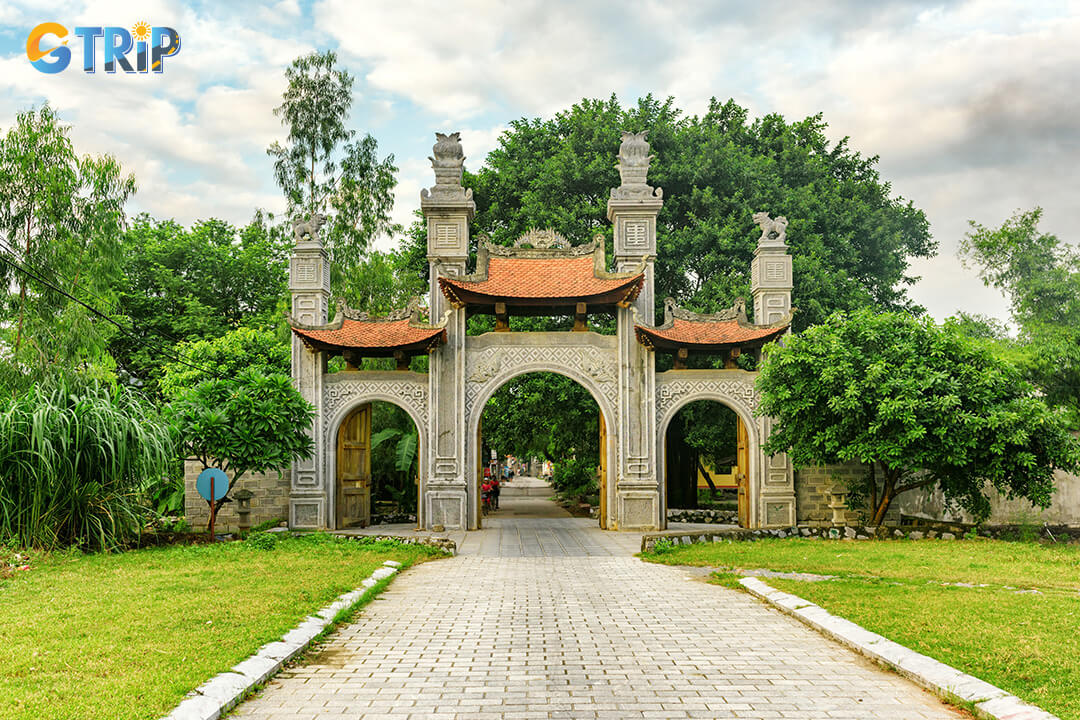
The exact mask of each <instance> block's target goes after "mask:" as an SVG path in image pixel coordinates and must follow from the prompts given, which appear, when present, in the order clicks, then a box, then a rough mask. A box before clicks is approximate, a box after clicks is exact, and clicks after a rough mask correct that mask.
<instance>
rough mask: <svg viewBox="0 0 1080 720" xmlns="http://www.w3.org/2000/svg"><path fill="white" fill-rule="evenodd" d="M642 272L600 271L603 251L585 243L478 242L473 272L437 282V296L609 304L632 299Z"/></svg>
mask: <svg viewBox="0 0 1080 720" xmlns="http://www.w3.org/2000/svg"><path fill="white" fill-rule="evenodd" d="M644 280H645V274H644V272H630V273H611V272H606V271H605V270H604V249H603V245H602V244H599V243H590V244H589V245H582V246H578V247H576V248H572V249H560V248H554V249H550V248H542V249H531V248H530V249H518V248H503V247H497V246H492V245H490V244H488V243H481V247H480V253H479V255H478V258H477V272H476V273H474V274H473V275H466V276H464V277H448V276H442V277H440V278H439V287H441V288H442V291H443V293H444V294H445V295H446V296H447V298H449V299H450V301H451V302H454V303H456V304H458V305H470V304H481V305H484V304H491V303H494V302H510V303H512V304H513V303H514V302H515V301H518V302H519V303H520V304H527V305H541V304H544V305H569V304H573V303H576V302H593V303H603V304H615V303H619V302H630V301H632V300H633V299H634V298H636V297H637V294H638V292H639V291H640V290H641V286H642V283H643V282H644Z"/></svg>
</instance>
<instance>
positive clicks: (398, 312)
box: [285, 297, 450, 331]
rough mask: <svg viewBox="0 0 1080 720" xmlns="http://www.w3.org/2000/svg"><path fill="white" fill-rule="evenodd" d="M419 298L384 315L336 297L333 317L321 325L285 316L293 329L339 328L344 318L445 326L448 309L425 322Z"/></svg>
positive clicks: (420, 326)
mask: <svg viewBox="0 0 1080 720" xmlns="http://www.w3.org/2000/svg"><path fill="white" fill-rule="evenodd" d="M420 303H421V299H420V298H419V297H413V298H411V299H410V300H409V303H408V305H406V306H405V307H403V308H397V309H394V310H391V311H390V312H388V313H386V314H385V315H373V314H371V313H368V312H366V311H362V310H354V309H353V308H351V307H349V306H348V304H347V303H346V302H345V299H344V298H338V299H337V309H338V311H337V313H336V314H335V316H334V319H333V320H332V321H330V322H328V323H325V324H322V325H308V324H306V323H302V322H300V321H299V320H297V319H296V318H295V317H293V315H292V313H289V312H286V313H285V318H286V320H287V321H288V323H289V326H290V327H291V328H293V329H294V330H306V331H317V330H340V329H341V328H342V326H343V325H344V324H345V320H346V319H348V320H352V321H354V322H365V323H391V322H401V321H403V320H408V322H409V327H414V328H418V329H422V330H439V329H442V328H445V327H446V323H447V321H448V320H449V318H450V313H449V311H447V312H445V313H443V316H442V317H441V318H439V320H438V321H437V322H435V323H431V322H425V321H424V318H423V313H422V312H421V304H420Z"/></svg>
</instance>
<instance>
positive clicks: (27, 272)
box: [0, 247, 224, 380]
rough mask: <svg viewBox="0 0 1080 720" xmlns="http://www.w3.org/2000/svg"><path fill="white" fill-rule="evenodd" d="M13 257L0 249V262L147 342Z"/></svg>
mask: <svg viewBox="0 0 1080 720" xmlns="http://www.w3.org/2000/svg"><path fill="white" fill-rule="evenodd" d="M12 257H13V255H12V253H11V251H10V249H9V248H7V247H5V248H3V249H0V260H2V261H3V262H5V263H7V264H8V265H9V266H11V267H12V268H13V269H14V270H16V271H17V272H21V273H22V274H23V275H26V276H27V277H29V278H31V279H33V280H35V281H37V282H39V283H41V284H42V285H44V286H45V287H47V288H49V289H50V290H52V291H54V292H57V293H59V294H60V295H63V296H64V297H66V298H68V299H69V300H71V301H72V302H75V303H78V304H79V305H80V306H82V307H84V308H86V309H87V310H89V311H90V312H91V313H93V314H94V315H96V316H97V317H99V318H101V319H102V320H104V321H105V322H107V323H109V324H111V325H114V326H115V327H116V328H117V329H119V330H120V332H122V333H124V335H126V336H128V337H129V338H131V339H133V340H136V341H140V342H144V341H145V340H147V337H140V336H138V335H136V334H135V333H134V331H132V330H129V329H128V328H126V327H124V326H123V325H121V324H120V323H118V322H117V321H116V320H114V319H113V318H111V317H109V316H108V315H106V314H105V313H103V312H101V311H100V310H98V309H97V308H95V307H93V306H92V305H90V304H89V303H86V302H83V301H82V300H80V299H79V298H77V297H75V296H74V295H72V294H71V293H69V292H67V291H66V290H63V289H62V288H59V287H57V286H56V285H55V284H53V283H52V282H50V281H49V280H48V279H46V278H44V277H42V276H41V275H40V274H38V273H37V272H35V271H33V270H31V269H29V268H27V267H24V266H23V265H21V264H20V263H19V262H18V260H14V259H12ZM162 354H163V355H165V356H167V357H169V358H171V359H172V360H174V361H176V362H178V363H180V364H181V365H186V366H188V367H190V368H192V369H194V370H198V371H200V372H204V373H208V374H210V375H213V376H214V377H216V378H218V379H219V380H223V379H224V376H223V375H222V374H221V373H219V372H217V371H216V370H210V369H209V368H204V367H200V366H198V365H194V364H192V363H190V362H188V361H187V360H184V359H183V358H181V357H180V356H178V355H176V354H174V353H171V352H168V351H163V352H162Z"/></svg>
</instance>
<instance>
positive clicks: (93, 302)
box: [0, 105, 135, 373]
mask: <svg viewBox="0 0 1080 720" xmlns="http://www.w3.org/2000/svg"><path fill="white" fill-rule="evenodd" d="M69 130H70V128H69V127H68V126H66V125H64V124H62V123H61V121H60V119H59V117H58V116H57V114H56V113H55V112H54V111H53V110H52V108H50V107H49V106H48V105H46V106H44V107H42V108H41V109H39V110H29V111H27V112H23V113H19V115H18V116H17V117H16V120H15V125H14V127H12V128H11V129H10V130H9V131H8V132H7V133H6V134H5V135H4V136H3V137H2V138H0V238H2V243H3V245H2V247H0V257H3V258H4V262H0V285H2V290H0V303H2V305H3V310H4V316H5V317H8V318H11V319H12V321H11V322H10V323H4V324H3V327H2V329H0V333H3V335H4V342H3V343H2V346H3V348H4V350H3V352H4V353H5V354H6V355H7V356H8V357H7V359H8V360H13V361H14V366H15V367H17V368H19V371H20V372H25V371H28V370H29V371H31V372H32V373H33V372H41V371H44V370H46V369H47V368H49V367H51V366H55V367H67V368H88V367H91V366H94V365H95V364H98V363H104V364H105V365H108V364H109V358H108V355H107V353H106V352H105V346H106V342H107V341H108V339H109V337H110V336H111V335H112V334H113V333H114V332H116V329H115V327H114V326H112V325H110V324H109V323H108V322H106V321H103V320H102V319H101V318H100V317H98V316H96V315H94V314H93V313H92V312H91V311H89V310H88V309H87V308H86V307H84V306H83V305H80V304H79V303H78V302H75V301H73V300H71V299H70V298H69V297H67V296H65V295H64V294H63V293H60V292H57V291H56V290H54V289H51V288H50V285H53V286H57V287H59V288H61V289H63V290H64V291H65V292H67V293H68V294H70V295H73V296H74V297H76V298H79V299H80V300H83V301H84V302H86V304H88V305H90V306H92V307H95V308H97V309H98V310H99V311H101V312H103V313H110V312H113V311H115V300H116V287H117V284H118V280H119V276H120V272H119V268H120V262H119V261H120V258H121V249H122V248H121V242H120V236H121V231H122V229H123V225H124V203H125V202H126V201H127V199H128V198H129V197H130V196H131V194H132V193H134V192H135V179H134V178H133V177H132V176H131V175H125V174H124V173H123V171H122V169H121V167H120V164H119V163H118V162H117V161H116V160H115V159H114V158H112V157H110V156H108V155H105V156H100V157H93V156H89V155H87V156H83V157H79V156H78V155H77V154H76V152H75V148H74V146H73V145H72V143H71V139H70V138H69V137H68V134H69Z"/></svg>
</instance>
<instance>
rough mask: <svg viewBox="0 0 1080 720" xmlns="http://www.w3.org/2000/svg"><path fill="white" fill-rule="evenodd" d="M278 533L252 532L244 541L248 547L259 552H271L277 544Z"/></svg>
mask: <svg viewBox="0 0 1080 720" xmlns="http://www.w3.org/2000/svg"><path fill="white" fill-rule="evenodd" d="M278 534H279V533H269V532H261V531H260V532H253V533H251V534H250V535H248V536H247V539H246V540H244V542H246V543H247V544H248V545H251V546H252V547H254V548H258V549H259V550H273V549H274V548H276V547H277V544H278Z"/></svg>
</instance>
